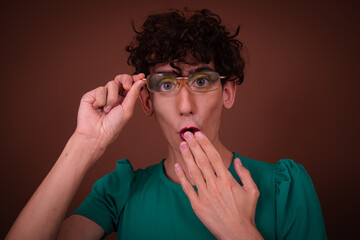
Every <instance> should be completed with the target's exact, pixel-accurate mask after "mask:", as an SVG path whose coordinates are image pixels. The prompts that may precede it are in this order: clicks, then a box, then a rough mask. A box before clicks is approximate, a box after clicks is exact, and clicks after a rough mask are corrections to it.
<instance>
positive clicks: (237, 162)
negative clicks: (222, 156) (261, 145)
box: [235, 158, 242, 166]
mask: <svg viewBox="0 0 360 240" xmlns="http://www.w3.org/2000/svg"><path fill="white" fill-rule="evenodd" d="M235 161H236V164H237V165H239V166H242V163H241V161H240V158H237V159H235Z"/></svg>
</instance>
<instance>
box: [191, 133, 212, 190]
mask: <svg viewBox="0 0 360 240" xmlns="http://www.w3.org/2000/svg"><path fill="white" fill-rule="evenodd" d="M184 138H185V140H186V142H187V144H188V145H189V147H190V150H191V153H192V155H193V156H194V158H195V162H196V164H197V166H198V167H199V168H200V170H201V172H202V174H203V175H204V178H205V180H206V183H212V182H213V181H214V178H215V177H216V176H215V173H214V169H213V168H212V166H211V163H210V162H209V159H208V157H207V156H206V154H205V152H204V150H203V149H202V148H201V146H200V144H199V142H198V141H197V140H196V139H195V138H194V135H193V134H192V133H191V132H185V134H184Z"/></svg>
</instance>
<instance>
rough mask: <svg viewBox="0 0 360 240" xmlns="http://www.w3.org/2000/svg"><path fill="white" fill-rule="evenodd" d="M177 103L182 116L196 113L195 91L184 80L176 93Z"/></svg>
mask: <svg viewBox="0 0 360 240" xmlns="http://www.w3.org/2000/svg"><path fill="white" fill-rule="evenodd" d="M176 95H177V96H176V98H177V105H178V109H179V113H180V115H181V116H189V115H192V114H194V110H195V102H194V98H193V93H192V91H191V89H190V88H189V87H187V86H186V84H185V82H183V83H182V84H181V86H180V89H179V91H178V92H177V94H176Z"/></svg>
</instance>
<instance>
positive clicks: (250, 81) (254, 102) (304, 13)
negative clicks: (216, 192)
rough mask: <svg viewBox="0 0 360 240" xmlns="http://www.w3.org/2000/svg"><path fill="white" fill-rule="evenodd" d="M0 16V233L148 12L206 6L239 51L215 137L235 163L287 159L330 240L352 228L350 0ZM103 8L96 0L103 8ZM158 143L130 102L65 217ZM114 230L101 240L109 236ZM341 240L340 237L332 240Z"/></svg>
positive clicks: (45, 7)
mask: <svg viewBox="0 0 360 240" xmlns="http://www.w3.org/2000/svg"><path fill="white" fill-rule="evenodd" d="M14 2H15V1H13V2H10V1H8V3H3V2H2V3H0V7H1V11H0V18H1V25H0V27H1V39H0V43H1V52H0V61H1V62H0V63H1V64H0V68H1V69H0V79H1V94H0V103H1V106H2V108H1V145H0V146H1V149H0V153H1V162H0V164H1V165H0V167H1V168H0V169H1V174H0V176H1V179H0V180H1V189H0V190H1V209H2V210H1V213H2V214H1V223H0V226H1V231H0V238H3V237H4V236H5V234H6V232H7V231H8V229H9V228H10V226H11V224H12V222H13V221H14V220H15V218H16V216H17V214H18V213H19V212H20V210H21V208H22V207H23V206H24V205H25V203H26V202H27V200H28V199H29V198H30V196H31V194H32V193H33V192H34V191H35V189H36V188H37V186H38V185H39V184H40V183H41V181H42V179H43V178H44V177H45V175H46V174H47V172H48V171H49V170H50V168H51V167H52V165H53V164H54V162H55V161H56V159H57V157H58V156H59V154H60V153H61V150H62V148H63V147H64V145H65V143H66V141H67V139H68V138H69V137H70V135H71V134H72V132H73V130H74V129H75V124H76V113H77V108H78V103H79V101H80V97H81V96H82V94H84V93H85V92H87V91H89V90H91V89H93V88H95V87H97V86H100V85H104V84H105V83H106V82H107V81H109V80H112V79H113V77H114V76H115V75H117V74H119V73H130V72H132V71H133V69H131V68H129V67H128V66H127V65H126V58H127V54H126V53H125V51H124V47H125V45H126V44H127V43H129V41H130V40H131V38H132V30H131V24H130V21H131V20H134V21H135V23H137V25H139V24H140V23H141V22H142V21H143V20H144V16H145V15H146V14H147V13H149V12H157V11H161V10H166V9H168V8H170V7H176V8H179V7H183V6H190V7H192V8H203V7H206V8H209V9H211V10H213V11H215V12H217V13H218V14H219V15H220V16H222V19H223V22H224V23H225V24H226V25H229V26H230V27H232V29H234V28H235V27H236V26H237V25H238V24H240V25H241V27H242V28H241V34H240V39H241V40H243V41H244V43H245V45H246V47H247V53H248V54H247V55H248V57H247V68H246V79H245V82H244V84H243V85H241V86H240V87H239V88H238V94H237V100H236V104H235V107H234V108H233V109H231V110H230V111H226V112H225V113H224V118H223V127H222V129H221V136H222V139H223V141H224V142H225V144H226V145H227V146H229V148H230V149H231V150H233V151H237V152H239V153H240V154H241V155H243V156H247V157H250V158H254V159H258V160H263V161H267V162H276V161H278V160H279V159H281V158H292V159H294V160H295V161H297V162H298V163H301V164H303V165H304V166H305V167H306V169H307V171H308V173H309V174H310V176H311V177H312V179H313V182H314V184H315V187H316V189H317V192H318V195H319V198H320V201H321V204H322V207H323V214H324V217H325V222H326V226H327V232H328V235H329V237H330V238H331V239H337V238H339V239H340V238H345V237H344V235H345V236H347V237H350V236H352V235H353V234H355V232H357V225H358V224H357V221H356V218H355V216H357V215H358V211H357V210H358V207H357V204H358V202H359V199H358V198H357V196H356V194H357V192H358V187H357V184H358V180H357V176H358V175H359V174H358V168H359V163H358V161H359V159H360V158H359V157H360V156H359V150H358V148H359V140H358V139H359V120H360V119H359V115H360V114H359V107H358V106H359V105H358V103H359V97H358V92H359V63H360V62H359V56H360V55H359V40H360V39H359V24H358V22H359V20H360V19H359V17H358V12H359V6H358V5H359V4H357V3H356V1H345V2H341V3H340V1H338V2H336V1H332V2H329V1H318V2H317V3H314V2H310V1H293V2H291V3H289V1H275V2H271V3H268V2H267V1H263V2H258V1H257V2H256V3H254V2H251V3H250V1H248V2H245V1H227V0H222V1H210V0H201V1H197V2H196V3H192V1H188V0H186V1H160V0H153V1H127V2H126V3H124V2H120V1H118V2H114V3H106V4H101V5H100V4H93V3H89V2H88V1H84V2H77V3H72V2H68V3H64V2H63V3H58V4H55V3H52V4H49V3H47V2H43V3H41V2H38V3H34V2H33V1H31V3H30V1H29V3H25V1H17V2H16V3H14ZM103 2H105V1H103ZM165 144H166V142H165V140H164V138H163V137H162V135H161V133H160V132H159V127H158V126H157V125H156V122H155V120H154V119H153V118H147V117H145V116H144V114H143V113H142V110H141V108H140V105H139V103H137V106H136V110H135V114H134V117H133V118H132V120H131V122H130V123H129V124H128V125H127V127H126V128H125V130H124V131H123V132H122V134H121V137H120V139H118V140H117V141H116V142H115V143H113V144H112V145H111V146H110V147H109V149H108V151H107V152H106V153H105V155H104V156H103V158H102V159H101V161H99V162H98V163H97V164H96V165H95V166H94V167H93V168H92V169H91V170H90V172H89V173H88V175H87V176H86V178H85V180H84V182H83V183H82V185H81V188H80V191H79V192H78V194H77V195H76V197H75V199H74V201H73V204H72V205H71V208H70V210H69V212H71V211H73V210H74V208H75V207H76V206H77V205H79V204H80V202H81V201H82V200H83V199H84V197H85V196H86V195H87V194H88V193H89V191H90V189H91V185H92V184H93V183H94V181H95V180H96V179H98V178H100V177H101V176H103V175H104V174H106V173H108V172H110V171H111V170H112V169H114V167H115V161H116V160H119V159H121V158H123V157H127V158H129V159H130V160H131V162H132V164H133V166H134V168H135V169H136V168H139V167H141V168H142V167H146V166H148V165H150V164H153V163H156V162H158V161H160V159H161V158H162V157H163V156H165V153H166V151H165V150H166V149H165V148H164V146H165ZM114 236H115V235H112V237H114ZM341 236H342V237H341Z"/></svg>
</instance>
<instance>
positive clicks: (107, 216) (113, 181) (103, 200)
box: [73, 159, 134, 235]
mask: <svg viewBox="0 0 360 240" xmlns="http://www.w3.org/2000/svg"><path fill="white" fill-rule="evenodd" d="M133 177H134V171H133V168H132V166H131V164H130V162H129V160H127V159H123V160H120V161H118V162H117V163H116V169H115V170H114V171H113V172H111V173H109V174H107V175H105V176H104V177H102V178H101V179H99V180H98V181H96V182H95V184H94V185H93V187H92V191H91V193H90V194H89V195H88V196H87V197H86V198H85V200H84V201H83V202H82V203H81V205H80V206H79V207H78V208H77V209H76V210H75V211H74V213H73V214H79V215H82V216H84V217H87V218H89V219H91V220H92V221H94V222H96V223H97V224H98V225H99V226H101V227H102V228H103V229H104V231H105V234H106V235H107V234H109V233H111V232H114V231H116V230H117V226H118V221H119V217H120V214H121V212H122V211H123V209H124V206H125V203H126V201H127V199H128V196H129V192H130V185H131V182H132V180H133Z"/></svg>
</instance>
